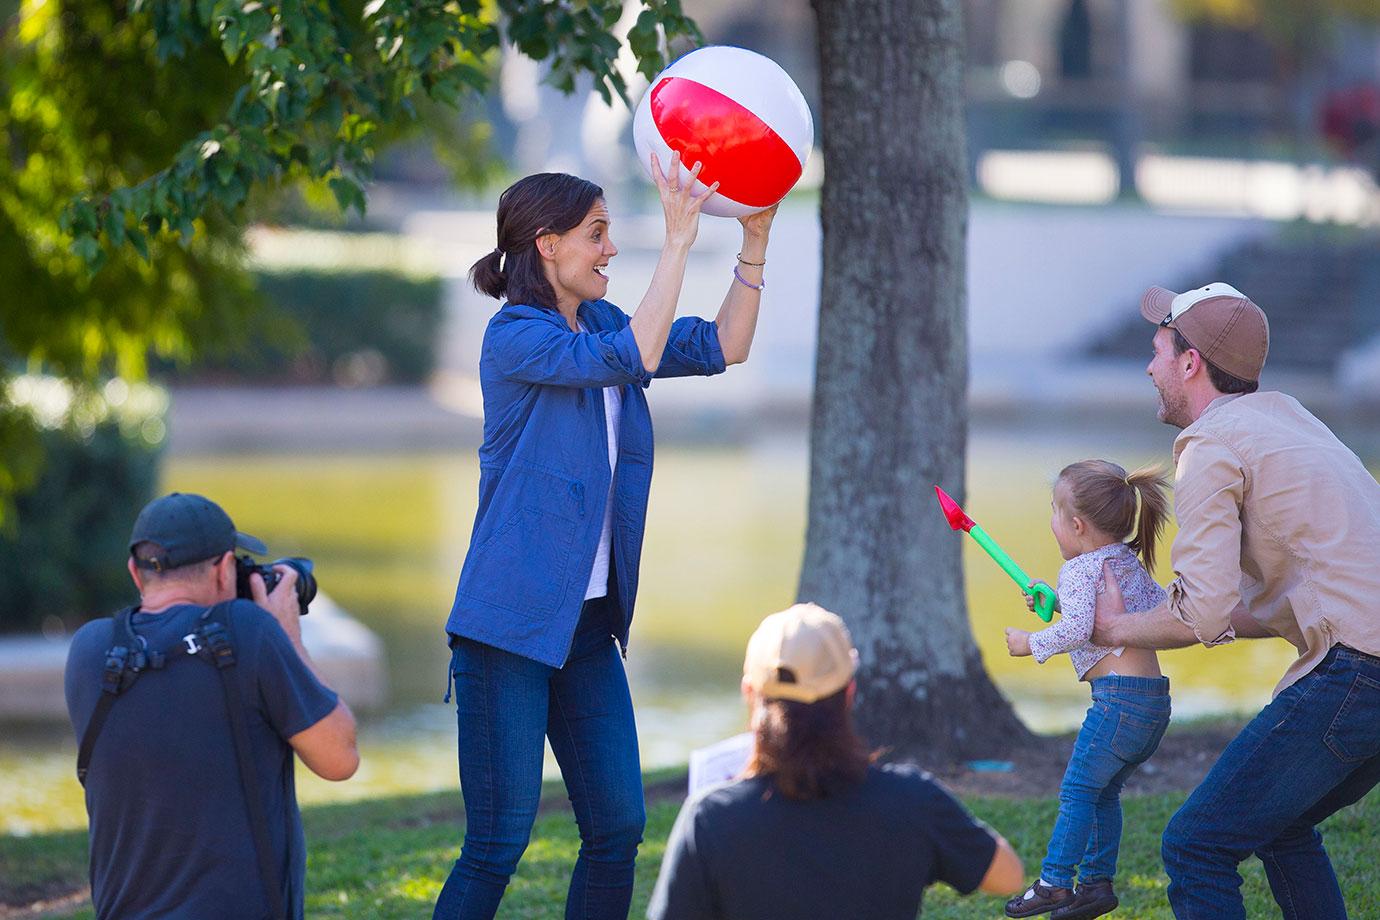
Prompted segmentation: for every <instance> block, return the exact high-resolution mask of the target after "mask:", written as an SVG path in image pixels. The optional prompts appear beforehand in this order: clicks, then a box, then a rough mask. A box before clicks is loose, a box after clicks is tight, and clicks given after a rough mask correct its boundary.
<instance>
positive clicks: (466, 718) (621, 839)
mask: <svg viewBox="0 0 1380 920" xmlns="http://www.w3.org/2000/svg"><path fill="white" fill-rule="evenodd" d="M608 608H609V605H608V604H607V602H606V599H604V598H600V599H597V600H591V601H587V602H586V603H585V608H584V611H583V612H582V613H581V616H580V623H579V625H578V626H577V628H576V633H575V640H574V644H573V646H572V648H571V651H570V657H569V658H568V659H567V660H566V663H565V666H564V667H561V668H552V667H549V666H547V665H544V664H541V663H539V662H536V661H533V660H531V659H529V658H523V657H521V656H519V655H514V654H511V653H509V652H505V651H501V650H499V649H496V648H493V647H492V646H488V645H483V644H481V643H478V642H473V641H470V640H467V639H462V638H458V637H457V638H454V639H453V640H452V648H453V651H452V655H451V669H452V673H453V674H454V678H455V703H456V714H457V719H458V722H459V727H460V740H459V755H460V789H461V792H462V794H463V796H464V800H465V843H464V846H463V847H462V848H461V851H460V858H459V859H458V860H457V861H456V863H455V866H454V868H452V869H451V873H450V877H449V878H447V879H446V884H445V887H443V888H442V889H441V894H440V896H439V897H438V898H437V901H436V909H435V912H434V913H433V915H432V916H433V920H471V918H486V920H487V918H491V917H493V916H494V914H495V913H496V912H497V911H498V904H499V901H500V900H501V899H502V897H503V892H504V889H505V888H506V887H507V885H508V879H509V877H510V876H511V875H512V874H513V872H514V870H515V869H517V864H518V859H519V858H520V857H521V856H522V853H523V851H524V850H525V849H526V848H527V841H528V838H529V837H530V835H531V831H532V824H533V822H534V821H535V819H536V816H537V805H538V803H539V802H540V800H541V775H542V759H543V756H544V754H545V742H546V741H547V740H550V742H551V750H552V751H553V752H554V753H555V755H556V761H557V763H559V764H560V768H561V775H562V777H563V778H564V779H565V785H566V790H567V791H568V792H569V794H570V802H571V805H572V806H573V807H574V810H575V820H576V823H577V824H578V826H579V830H580V852H579V857H578V859H577V860H576V863H575V869H574V872H573V873H572V874H571V877H570V888H569V891H568V893H567V897H566V905H565V916H566V918H567V920H574V918H579V920H626V917H627V916H628V908H629V902H630V901H631V899H632V888H633V862H634V860H635V858H636V856H637V847H638V844H640V843H641V842H642V830H643V827H644V825H645V824H646V810H645V804H644V802H643V796H642V769H641V764H640V761H639V757H638V750H637V728H636V725H635V724H634V722H633V709H632V698H631V696H630V694H629V692H628V679H627V674H626V672H625V671H624V668H623V662H622V660H621V659H620V657H619V654H618V646H617V643H616V642H615V641H614V639H613V635H612V632H613V631H612V629H611V628H610V619H611V618H610V616H609V615H608Z"/></svg>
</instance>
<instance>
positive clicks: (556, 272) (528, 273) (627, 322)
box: [434, 155, 776, 920]
mask: <svg viewBox="0 0 1380 920" xmlns="http://www.w3.org/2000/svg"><path fill="white" fill-rule="evenodd" d="M650 163H651V166H652V172H653V176H654V179H655V182H656V187H657V191H658V193H659V194H660V198H661V206H662V211H663V213H664V216H665V226H666V238H665V242H664V243H663V245H662V249H661V257H660V260H659V261H658V263H657V266H656V269H655V271H654V272H653V273H652V278H651V282H650V284H649V285H648V287H647V292H646V294H644V295H643V297H642V301H641V303H639V304H638V305H637V307H636V309H634V310H633V312H632V315H631V316H629V315H628V314H626V313H624V312H623V311H622V310H620V309H619V308H618V307H616V306H614V305H613V304H611V303H608V302H607V301H605V300H604V299H603V298H604V295H605V293H606V292H607V290H608V283H609V282H608V276H607V274H606V271H607V270H608V268H609V265H610V263H611V262H612V260H613V259H614V258H615V257H616V256H617V255H618V247H617V246H616V245H615V244H614V242H613V240H614V237H615V235H616V234H615V230H616V222H615V220H614V218H613V215H611V214H610V212H609V208H608V204H607V202H606V201H605V198H604V193H603V190H602V189H600V188H599V187H598V186H597V185H595V184H593V183H592V182H588V181H586V180H584V179H580V178H577V177H575V176H569V175H563V174H559V173H541V174H538V175H533V176H528V177H527V178H525V179H522V180H520V181H518V182H517V183H515V184H514V185H513V186H512V187H510V188H509V189H508V190H507V191H505V192H504V193H503V195H502V196H501V197H500V198H499V202H498V245H497V246H496V247H495V249H494V250H493V252H491V253H489V254H488V255H486V256H484V258H482V259H480V260H479V261H478V262H476V263H475V264H474V267H473V268H472V269H471V278H472V280H473V281H474V284H475V287H476V288H477V289H478V290H480V291H481V292H483V293H485V294H487V295H489V296H492V297H496V298H500V299H504V300H506V302H505V303H504V304H503V306H502V307H501V308H500V309H499V311H498V312H497V313H495V314H494V316H493V318H492V319H491V320H490V321H489V325H488V329H487V330H486V332H485V334H484V341H483V346H482V349H481V353H480V359H479V379H480V383H481V385H482V388H483V395H484V443H483V445H482V446H481V447H480V449H479V466H480V474H479V509H478V512H477V514H476V516H475V522H474V530H473V533H472V535H471V538H470V548H469V552H468V553H467V554H466V556H465V562H464V565H463V567H462V569H461V573H460V583H459V586H458V588H457V589H456V595H455V603H454V606H453V607H452V609H451V612H450V617H449V619H448V621H447V623H446V631H447V633H448V634H449V636H450V645H451V650H452V657H451V674H452V676H453V678H454V681H455V700H456V711H457V719H458V723H459V761H460V785H461V790H462V793H463V795H464V800H465V819H466V826H465V841H464V845H463V847H462V849H461V854H460V858H459V859H458V860H457V861H456V863H455V866H454V868H453V869H452V870H451V873H450V877H449V878H448V879H447V880H446V883H445V887H444V888H443V889H442V891H441V894H440V897H439V899H438V900H437V902H436V909H435V913H434V917H435V918H437V920H459V918H465V920H470V918H476V917H484V918H488V917H493V916H494V914H495V913H496V911H497V910H498V905H499V901H500V899H501V898H502V897H503V892H504V889H505V887H506V886H507V884H508V879H509V876H511V874H512V873H513V871H514V870H515V869H516V868H517V864H518V860H519V858H520V857H521V856H522V853H523V850H524V849H525V848H526V846H527V841H528V837H529V835H530V833H531V830H532V823H533V821H534V820H535V818H536V813H537V804H538V801H539V799H540V795H541V777H542V758H543V754H544V745H545V742H546V741H548V740H549V741H550V743H551V748H552V750H553V751H554V752H555V754H556V760H557V762H558V763H559V764H560V768H561V774H562V776H563V777H564V779H565V783H566V787H567V789H568V790H569V792H570V799H571V802H572V804H573V805H574V810H575V818H576V821H577V823H578V824H579V830H580V853H579V858H578V860H577V862H576V864H575V867H574V871H573V873H572V875H571V879H570V889H569V892H568V896H567V901H566V916H567V917H571V918H575V917H579V918H619V920H622V918H625V917H626V916H627V913H628V905H629V901H630V899H631V897H632V888H633V862H634V859H635V858H636V855H637V847H638V844H639V843H640V842H641V840H642V829H643V824H644V823H645V818H646V816H645V811H644V805H643V793H642V770H641V764H640V762H639V758H638V748H637V729H636V726H635V725H634V722H633V708H632V699H631V697H630V695H629V692H628V681H627V675H626V673H625V671H624V667H623V662H622V660H621V658H620V651H621V652H622V653H623V654H626V650H627V641H628V630H629V626H630V624H631V620H632V614H633V602H634V598H635V597H636V594H637V576H638V561H639V558H640V554H641V549H642V535H643V526H644V523H645V521H646V513H647V495H648V491H649V489H650V487H651V475H652V422H651V415H650V414H649V412H648V408H647V397H646V395H645V392H644V391H645V390H646V388H647V386H648V385H649V384H650V383H651V382H652V380H653V379H655V378H659V377H684V376H692V375H700V376H710V375H712V374H718V373H722V372H723V370H724V369H725V368H726V367H727V366H728V365H730V364H736V363H739V362H741V361H744V360H746V358H747V356H748V350H749V348H750V346H751V345H752V338H753V333H754V331H755V330H756V327H757V312H758V305H759V304H760V302H761V296H762V293H761V292H762V288H763V280H762V278H763V274H762V273H763V269H764V266H765V264H766V252H767V237H768V234H769V233H770V231H771V224H772V218H773V217H774V215H775V210H776V209H775V208H774V207H773V208H770V209H768V210H765V211H761V212H759V213H756V214H752V215H750V216H746V217H743V218H742V219H741V222H742V225H743V242H742V251H741V253H740V254H739V255H738V261H737V263H736V264H735V265H733V266H725V275H727V286H728V290H727V293H726V294H725V296H724V299H723V303H722V304H721V306H720V307H719V311H718V314H717V315H716V316H715V318H714V319H713V320H705V319H700V318H697V317H693V316H686V317H681V318H680V319H677V318H676V306H677V301H678V300H679V297H680V290H681V283H682V280H683V278H684V275H685V266H686V259H687V257H688V255H689V252H690V246H691V244H692V243H694V241H695V236H696V233H697V232H698V229H699V221H700V209H701V206H702V205H703V203H704V201H705V200H706V199H707V198H708V197H709V195H711V194H713V192H714V189H715V187H714V186H713V185H711V186H709V187H708V188H707V189H702V190H700V191H699V192H696V191H695V190H694V180H695V178H696V177H697V176H698V175H699V172H700V169H701V167H700V165H699V164H691V165H692V168H691V169H690V170H689V171H688V172H687V171H686V170H684V169H682V168H681V165H680V163H679V156H678V155H673V156H672V158H671V161H670V163H669V164H667V165H668V169H667V170H666V171H665V172H663V170H662V165H661V163H660V162H659V161H656V160H654V159H653V160H651V161H650ZM730 268H731V271H730Z"/></svg>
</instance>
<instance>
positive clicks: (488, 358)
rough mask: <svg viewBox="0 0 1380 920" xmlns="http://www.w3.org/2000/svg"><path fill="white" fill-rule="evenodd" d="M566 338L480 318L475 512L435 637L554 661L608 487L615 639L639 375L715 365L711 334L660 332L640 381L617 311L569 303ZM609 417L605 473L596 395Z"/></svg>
mask: <svg viewBox="0 0 1380 920" xmlns="http://www.w3.org/2000/svg"><path fill="white" fill-rule="evenodd" d="M578 318H579V322H580V324H581V325H582V326H583V327H584V328H585V329H587V330H589V331H588V332H573V331H571V328H570V326H569V324H567V323H566V321H565V319H564V318H563V317H562V316H561V315H560V314H559V313H557V312H556V311H554V310H545V309H542V308H540V307H532V306H522V305H517V304H505V305H504V307H503V308H502V309H501V310H499V311H498V312H497V313H496V314H494V316H493V318H492V319H490V320H489V326H488V329H487V330H486V331H485V333H484V342H483V345H482V347H481V350H480V357H479V382H480V385H481V387H482V388H483V392H484V443H483V445H482V446H481V447H480V448H479V509H478V511H477V512H476V513H475V519H474V530H473V531H472V533H471V534H470V547H469V552H468V553H467V554H466V555H465V563H464V566H463V567H462V568H461V570H460V582H459V585H458V586H457V588H456V591H455V603H454V604H453V606H452V607H451V611H450V617H449V619H448V620H447V621H446V631H447V632H448V633H451V634H452V635H457V636H464V637H465V638H468V639H473V640H475V641H478V642H483V643H485V644H486V645H492V646H495V647H497V648H501V649H504V650H505V651H509V652H513V653H515V654H518V655H522V656H523V657H526V658H531V659H534V660H536V661H540V662H542V663H544V664H548V665H550V666H552V667H560V666H562V665H563V664H564V663H565V660H566V657H567V655H568V654H569V652H570V643H571V639H572V637H573V636H574V635H575V624H576V623H577V622H578V621H579V619H580V608H581V607H582V605H583V604H584V599H585V589H586V587H588V585H589V578H590V570H591V569H592V568H593V565H594V554H595V552H596V551H597V550H598V547H599V534H600V532H601V531H602V530H603V524H604V507H605V501H606V497H607V496H608V494H609V488H610V480H611V479H612V488H613V534H612V555H613V564H612V565H611V567H610V572H609V583H610V587H611V591H610V593H611V595H612V596H613V599H614V600H615V601H616V602H617V610H616V620H617V622H616V623H615V624H614V625H615V630H616V632H615V635H617V637H618V640H619V642H620V643H623V644H624V645H626V644H627V638H628V625H629V623H630V622H631V620H632V613H633V602H634V600H635V598H636V595H637V569H638V562H639V560H640V559H641V556H642V533H643V528H644V525H645V523H646V519H647V495H648V493H649V492H650V490H651V485H652V416H651V413H650V412H649V411H648V408H647V398H646V396H645V394H644V393H643V389H644V388H645V387H646V386H647V385H648V384H649V383H650V382H651V380H652V378H653V377H683V376H690V375H697V374H698V375H706V376H707V375H710V374H718V373H721V372H722V371H723V370H724V356H723V350H722V349H721V348H720V346H719V333H718V327H717V326H716V325H715V324H714V323H712V322H708V321H706V320H703V319H698V318H696V317H682V318H681V319H678V320H676V321H675V322H674V323H672V324H671V331H670V336H669V338H668V339H667V342H666V349H665V352H664V353H663V355H662V358H661V363H660V365H658V367H657V369H656V373H655V374H649V373H647V371H646V369H645V368H644V367H643V366H642V356H641V353H640V352H639V350H638V347H637V342H636V340H635V339H634V338H633V333H632V328H631V327H630V326H629V325H628V316H627V315H626V314H625V313H623V311H621V310H619V309H618V308H617V307H615V306H614V305H613V304H611V303H608V302H607V301H603V300H599V301H593V302H587V303H582V304H580V307H579V311H578ZM613 386H616V387H619V388H620V392H621V396H622V403H623V411H622V417H621V420H620V422H619V428H618V462H617V464H616V472H615V473H612V474H611V472H610V469H609V451H608V432H607V428H606V427H605V421H604V400H603V394H602V390H603V388H604V387H613Z"/></svg>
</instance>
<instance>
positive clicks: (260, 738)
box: [66, 601, 336, 920]
mask: <svg viewBox="0 0 1380 920" xmlns="http://www.w3.org/2000/svg"><path fill="white" fill-rule="evenodd" d="M205 609H206V608H204V607H193V606H177V607H171V608H169V609H168V610H166V611H164V612H162V613H157V614H148V613H137V614H135V615H134V622H133V625H134V631H135V632H136V633H137V634H138V635H139V636H141V637H142V638H144V639H145V640H146V641H147V643H148V648H149V649H150V650H158V651H161V650H166V649H171V648H173V647H174V646H177V645H179V644H180V642H181V637H182V636H184V635H186V634H187V633H189V632H193V631H194V630H195V629H196V628H197V626H198V623H197V618H198V617H199V616H200V615H201V614H202V613H203V612H204V611H205ZM221 614H222V622H224V623H225V624H226V625H227V627H229V630H230V633H231V635H232V641H233V643H234V648H235V656H236V665H235V667H234V668H232V669H231V671H232V673H233V675H234V678H235V679H236V680H238V681H239V683H240V690H241V698H242V700H243V701H244V704H245V706H246V710H247V711H246V712H245V723H246V726H247V728H248V731H249V736H250V744H251V747H252V749H253V760H254V765H255V769H256V771H257V776H258V786H259V790H260V794H261V795H262V796H263V798H264V800H265V801H264V805H265V809H264V810H265V812H266V813H267V814H268V816H269V822H268V824H269V827H268V832H269V837H270V839H271V841H272V844H273V861H274V863H275V864H276V865H280V866H282V877H281V878H280V879H278V880H277V882H278V884H279V885H280V886H281V889H282V892H283V903H284V904H285V905H287V906H288V907H289V909H290V911H291V913H292V916H293V917H296V918H301V917H302V914H303V877H304V875H305V874H306V843H305V840H304V838H303V834H302V819H301V815H300V813H299V812H298V809H297V795H296V791H295V787H294V783H293V751H292V748H291V747H290V746H289V745H288V743H287V740H286V739H287V738H289V737H291V736H292V735H295V734H297V733H298V732H300V731H303V730H305V729H307V728H310V727H311V726H312V725H315V724H316V723H317V722H318V721H320V720H321V719H322V718H324V717H325V716H327V715H329V714H330V712H331V711H332V710H333V709H334V708H335V705H336V695H335V693H334V692H332V691H331V690H329V689H327V688H326V687H324V686H323V685H322V684H321V683H320V682H319V681H318V680H317V679H316V677H315V676H314V675H313V674H312V673H311V671H310V669H308V667H307V665H306V663H305V662H303V661H302V659H301V657H300V656H299V655H298V654H297V652H296V650H295V649H294V648H293V647H292V643H291V641H290V640H289V639H288V637H287V634H286V633H284V632H283V629H282V627H280V626H279V625H278V623H277V621H276V620H274V619H273V617H272V615H271V614H269V613H268V612H267V611H265V610H263V609H261V608H259V607H258V606H256V605H254V604H252V603H250V602H248V601H235V602H234V603H233V604H231V605H230V606H229V608H228V613H227V612H226V611H225V610H224V609H223V610H222V612H221ZM113 633H114V627H113V621H112V620H110V619H103V620H96V621H93V622H91V623H87V624H86V625H85V626H83V627H82V628H81V629H80V630H79V631H78V632H77V634H76V636H74V637H73V639H72V647H71V650H70V651H69V652H68V656H67V673H66V692H67V711H68V714H69V715H70V717H71V720H72V727H73V729H75V730H76V734H77V740H78V742H80V740H81V737H82V735H83V734H84V733H85V731H86V725H87V723H88V722H89V721H90V719H91V714H92V712H94V710H95V708H96V701H97V700H98V698H99V697H100V695H101V672H102V669H103V667H104V664H105V653H106V650H107V649H109V648H110V647H111V645H113V644H114V642H113ZM225 707H226V702H225V691H224V689H223V688H222V686H221V681H220V677H219V676H218V675H217V674H216V669H215V667H214V666H213V665H211V664H209V663H208V662H206V661H204V660H202V659H200V658H179V659H174V660H171V661H169V663H168V664H167V666H166V667H164V668H162V669H160V670H150V671H145V672H144V673H143V674H142V675H140V676H139V678H138V679H137V680H136V681H135V682H134V684H133V685H132V686H130V687H129V688H128V689H127V690H125V691H124V692H123V693H121V694H120V696H119V698H118V699H117V700H116V701H115V703H114V705H113V706H112V707H111V710H110V714H109V716H108V717H107V718H106V722H105V726H104V728H103V729H102V730H101V733H100V736H99V739H98V740H97V742H96V746H95V749H94V751H93V752H92V755H91V764H90V769H89V771H88V773H87V777H86V810H87V814H88V815H89V816H90V843H91V899H92V901H93V902H94V905H95V909H96V916H97V917H98V918H115V917H119V918H122V920H123V918H154V917H158V918H187V920H220V918H225V920H232V918H233V920H247V918H261V917H266V916H267V915H268V905H267V903H266V901H265V897H264V888H263V885H262V883H261V882H260V880H259V863H258V857H257V854H256V853H255V851H254V838H253V836H252V832H251V830H250V827H249V818H248V813H247V811H246V807H245V801H244V793H243V792H242V791H241V789H242V787H241V785H240V776H239V769H238V761H237V760H236V757H235V746H234V736H233V734H232V732H231V728H230V723H229V721H228V717H227V715H226V708H225Z"/></svg>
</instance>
